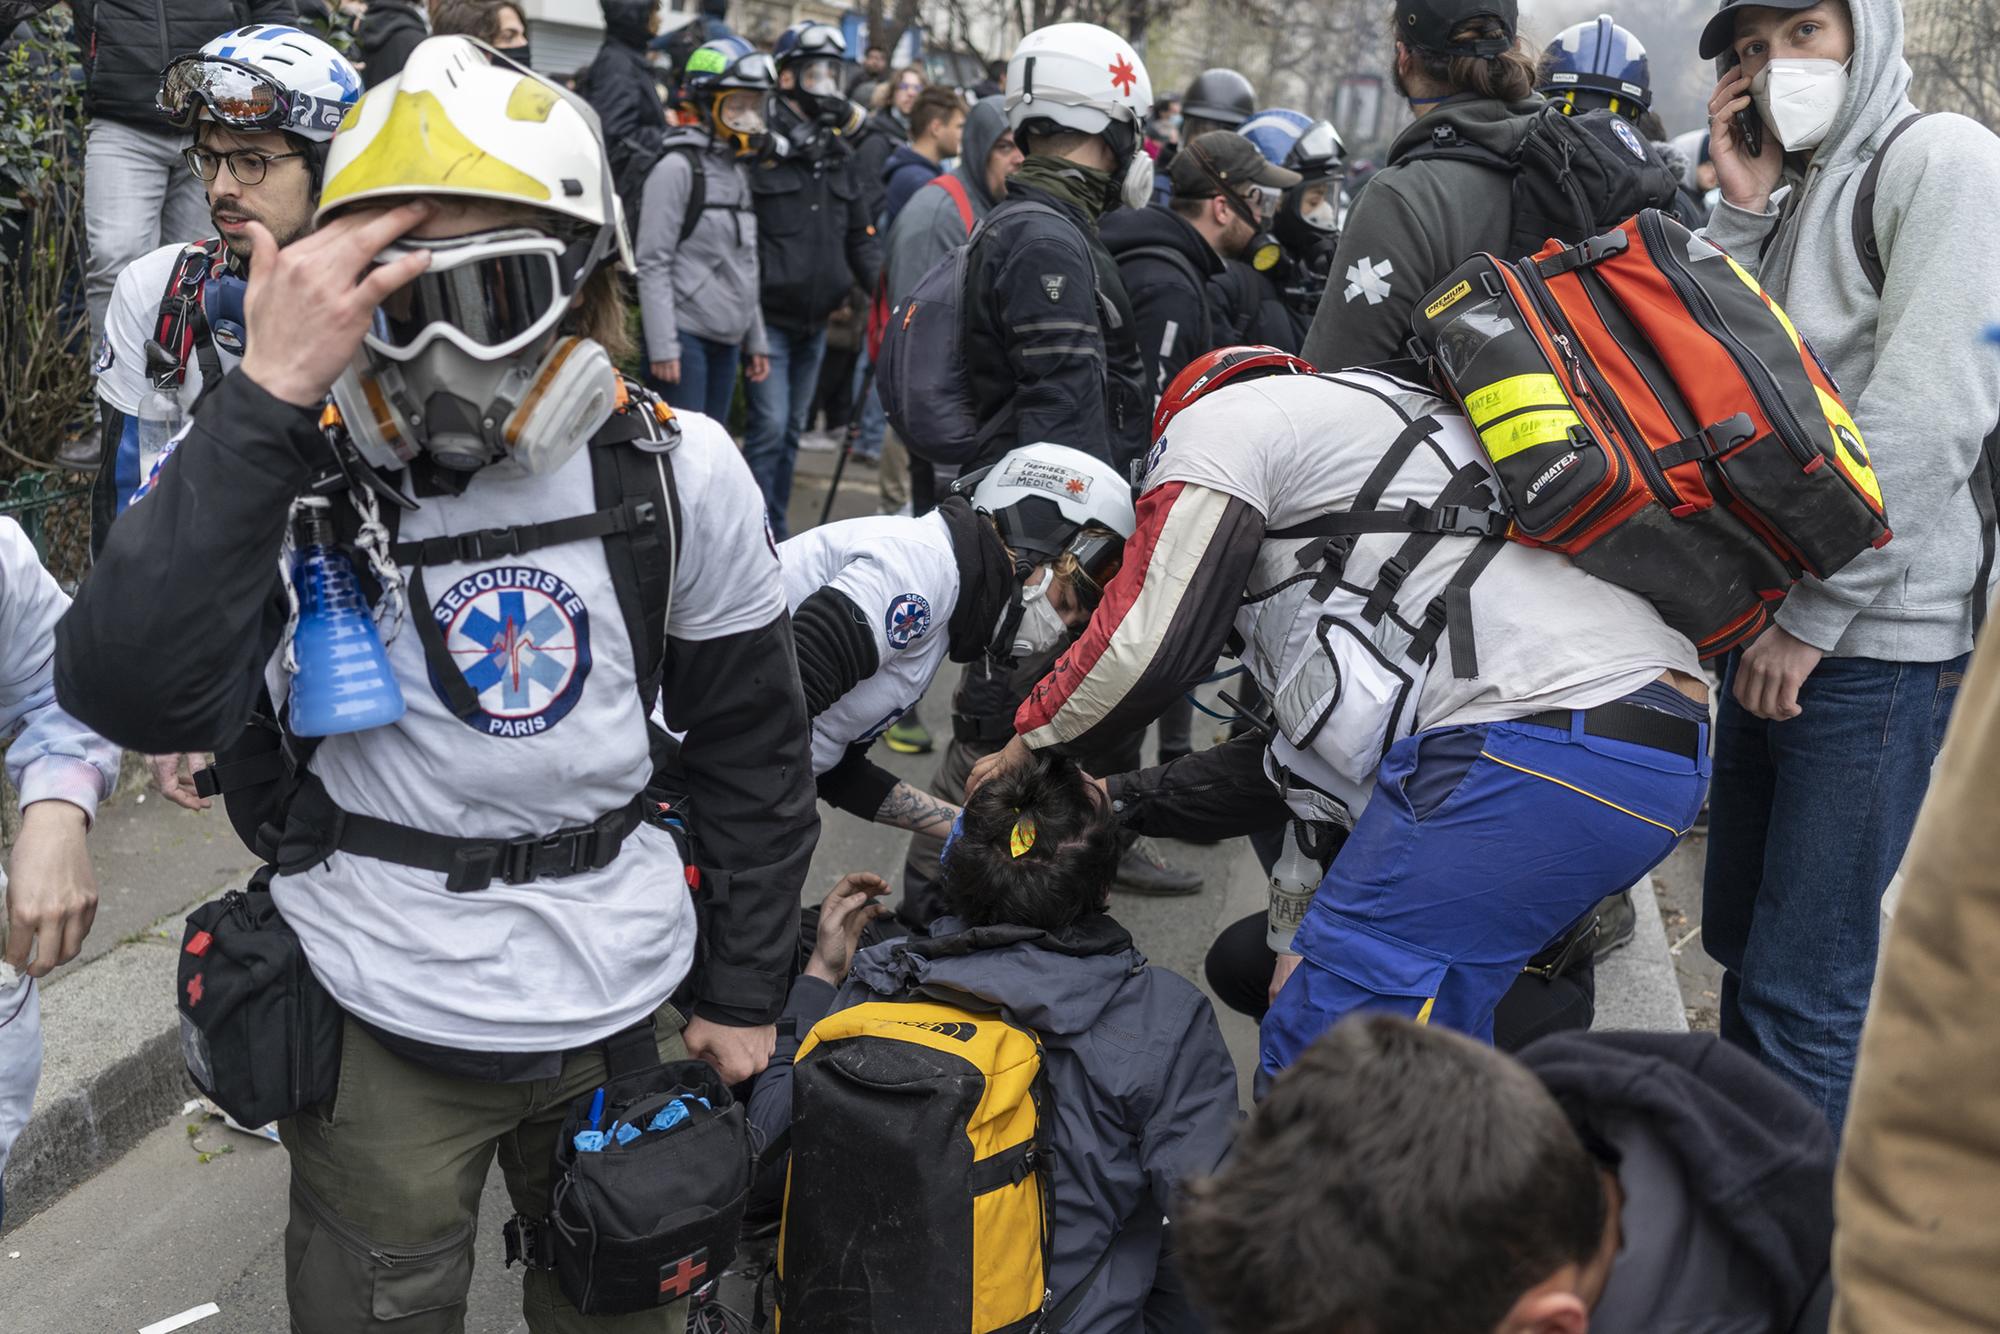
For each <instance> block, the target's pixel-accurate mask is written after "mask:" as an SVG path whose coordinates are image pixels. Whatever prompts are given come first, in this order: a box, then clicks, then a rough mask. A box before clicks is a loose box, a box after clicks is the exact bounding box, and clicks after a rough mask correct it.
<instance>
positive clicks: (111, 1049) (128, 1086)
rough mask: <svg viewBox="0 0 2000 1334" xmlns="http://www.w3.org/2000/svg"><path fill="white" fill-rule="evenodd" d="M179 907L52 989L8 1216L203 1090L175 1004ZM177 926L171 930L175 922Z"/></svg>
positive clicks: (10, 1169) (41, 1203)
mask: <svg viewBox="0 0 2000 1334" xmlns="http://www.w3.org/2000/svg"><path fill="white" fill-rule="evenodd" d="M179 926H180V921H179V917H178V916H176V917H175V918H173V919H171V920H170V921H162V922H161V923H160V924H159V925H158V926H156V927H155V928H154V929H153V930H151V931H148V932H146V933H145V934H144V935H143V936H141V937H140V938H138V939H136V940H132V941H128V942H127V943H125V944H122V945H120V946H118V948H116V949H114V950H112V951H111V952H110V953H108V954H106V955H104V956H103V957H102V958H100V959H98V960H97V961H96V962H94V963H92V964H91V965H90V966H89V967H87V968H84V969H82V970H81V971H79V972H77V973H76V974H74V975H73V976H69V977H65V978H63V979H62V980H61V981H60V982H59V983H58V984H57V985H55V986H50V987H47V988H45V989H44V990H43V992H42V1037H43V1045H44V1047H45V1049H46V1056H45V1059H44V1064H43V1069H42V1083H41V1088H40V1090H39V1091H38V1092H37V1094H36V1096H35V1107H34V1111H33V1113H32V1114H31V1115H30V1116H29V1118H28V1125H27V1128H26V1129H25V1130H24V1131H22V1133H21V1138H20V1140H19V1141H18V1142H16V1144H15V1145H14V1154H13V1157H12V1159H11V1160H10V1161H9V1162H8V1164H7V1225H8V1227H9V1229H12V1228H14V1227H16V1226H19V1225H20V1224H21V1223H23V1222H25V1221H26V1220H27V1219H28V1218H29V1217H31V1216H32V1215H33V1214H34V1213H35V1212H37V1211H38V1210H40V1209H42V1208H44V1207H46V1206H47V1205H49V1204H51V1203H53V1202H54V1201H55V1200H56V1199H58V1198H59V1197H61V1196H62V1194H63V1193H64V1192H66V1191H68V1190H69V1189H70V1188H72V1187H73V1186H75V1185H77V1184H78V1183H80V1182H82V1181H84V1180H86V1179H88V1178H89V1177H90V1176H91V1175H93V1174H94V1173H96V1172H98V1171H100V1170H101V1169H103V1168H105V1167H107V1166H109V1165H110V1164H111V1163H112V1162H114V1161H116V1160H117V1159H118V1157H119V1156H120V1155H122V1154H123V1153H124V1152H125V1151H126V1150H127V1149H130V1148H131V1147H132V1146H133V1145H135V1144H137V1143H138V1142H139V1140H140V1139H142V1138H143V1137H144V1136H146V1135H148V1134H150V1133H152V1132H153V1131H155V1130H158V1129H159V1128H160V1126H161V1125H163V1124H165V1122H166V1120H167V1119H168V1118H169V1117H171V1116H172V1115H173V1114H174V1113H175V1112H176V1111H178V1110H179V1109H180V1107H181V1105H182V1104H183V1103H185V1102H186V1101H187V1099H188V1098H189V1097H191V1096H193V1092H194V1090H193V1086H192V1085H190V1084H189V1083H188V1079H187V1072H186V1069H185V1068H184V1067H183V1065H182V1062H181V1050H180V1032H179V1027H180V1026H179V1020H178V1017H177V1014H176V1012H175V1010H174V1006H173V994H174V967H175V964H174V959H175V955H176V953H177V952H178V946H179V942H180V931H179ZM169 931H170V934H162V933H163V932H169Z"/></svg>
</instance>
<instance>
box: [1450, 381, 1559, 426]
mask: <svg viewBox="0 0 2000 1334" xmlns="http://www.w3.org/2000/svg"><path fill="white" fill-rule="evenodd" d="M1568 403H1569V395H1568V394H1565V393H1564V392H1563V387H1562V381H1561V380H1558V379H1557V378H1556V377H1555V376H1553V375H1515V376H1510V377H1509V378H1507V379H1505V380H1496V381H1494V382H1493V383H1492V384H1489V385H1487V386H1486V387H1485V388H1484V389H1477V390H1474V391H1473V392H1472V393H1470V394H1467V395H1466V396H1465V415H1466V416H1468V417H1470V418H1472V424H1473V425H1474V426H1484V425H1486V423H1488V422H1490V421H1492V420H1493V419H1494V418H1495V417H1504V416H1506V415H1507V414H1508V413H1510V412H1519V411H1520V410H1521V409H1522V408H1538V407H1547V408H1556V407H1563V406H1566V405H1567V404H1568Z"/></svg>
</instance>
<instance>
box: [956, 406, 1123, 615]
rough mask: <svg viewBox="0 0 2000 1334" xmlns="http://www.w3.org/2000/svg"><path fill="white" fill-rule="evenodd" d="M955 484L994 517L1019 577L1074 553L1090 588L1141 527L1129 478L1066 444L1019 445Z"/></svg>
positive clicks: (1099, 584) (1113, 568)
mask: <svg viewBox="0 0 2000 1334" xmlns="http://www.w3.org/2000/svg"><path fill="white" fill-rule="evenodd" d="M954 489H955V490H958V491H960V493H961V494H966V495H968V498H969V499H970V501H971V503H972V508H973V509H975V510H977V511H979V512H980V513H981V514H985V515H987V516H988V517H990V518H991V519H992V520H993V524H994V526H995V527H996V528H998V529H999V530H1000V539H1001V540H1002V541H1003V542H1005V543H1006V544H1007V546H1008V547H1009V549H1011V550H1012V551H1013V552H1014V561H1015V573H1016V574H1017V575H1019V576H1021V577H1023V578H1025V577H1026V576H1027V574H1028V573H1029V571H1031V570H1033V569H1034V567H1035V566H1037V565H1052V564H1054V563H1055V562H1056V560H1058V559H1059V558H1060V557H1062V556H1064V555H1065V554H1067V555H1072V556H1075V557H1076V559H1077V565H1078V567H1079V569H1080V570H1081V572H1082V574H1083V575H1084V576H1085V577H1086V578H1087V579H1089V580H1090V582H1091V584H1092V585H1093V586H1094V587H1093V588H1091V589H1085V590H1083V592H1084V594H1085V596H1086V597H1087V598H1090V599H1091V600H1093V601H1094V600H1095V599H1094V596H1092V595H1093V594H1094V593H1097V592H1101V591H1102V590H1103V587H1104V585H1105V584H1106V583H1107V582H1108V581H1109V580H1110V579H1111V577H1112V576H1113V575H1115V574H1116V573H1117V572H1118V566H1119V564H1120V562H1121V561H1122V559H1123V555H1124V547H1125V539H1126V538H1128V537H1130V536H1132V533H1133V530H1134V529H1136V528H1137V527H1138V526H1139V516H1138V513H1137V511H1136V510H1134V509H1133V507H1132V484H1131V483H1130V482H1128V481H1126V480H1125V478H1124V477H1123V476H1121V475H1120V474H1119V472H1118V470H1117V469H1116V468H1114V467H1112V466H1111V465H1110V464H1109V463H1106V462H1105V461H1104V460H1102V459H1098V458H1093V457H1091V456H1090V455H1088V454H1086V453H1084V452H1083V451H1082V450H1080V449H1071V448H1069V446H1067V445H1053V444H1039V445H1024V446H1022V447H1021V448H1020V449H1016V450H1012V451H1010V452H1009V453H1008V454H1006V455H1005V456H1003V457H1002V458H1001V459H1000V461H999V462H998V463H995V464H994V465H992V466H991V467H990V468H986V469H984V470H983V471H981V472H978V473H975V474H973V475H971V476H969V477H965V478H962V479H960V482H959V484H958V486H957V487H955V488H954Z"/></svg>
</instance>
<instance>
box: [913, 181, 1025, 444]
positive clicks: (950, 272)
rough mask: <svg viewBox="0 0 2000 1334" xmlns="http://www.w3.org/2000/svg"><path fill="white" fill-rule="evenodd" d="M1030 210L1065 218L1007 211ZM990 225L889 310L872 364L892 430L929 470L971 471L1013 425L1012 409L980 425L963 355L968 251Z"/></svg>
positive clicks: (974, 233) (977, 230) (1018, 206)
mask: <svg viewBox="0 0 2000 1334" xmlns="http://www.w3.org/2000/svg"><path fill="white" fill-rule="evenodd" d="M1030 209H1032V210H1035V211H1037V212H1041V213H1047V214H1049V215H1051V216H1052V217H1061V216H1062V214H1060V213H1058V212H1057V211H1056V210H1055V209H1053V208H1051V207H1049V206H1048V205H1047V204H1043V203H1041V202H1039V201H1037V200H1032V199H1024V200H1021V201H1020V202H1018V203H1016V204H1015V205H1013V207H1012V210H1011V211H1013V212H1020V211H1023V210H1030ZM995 216H997V215H995ZM990 221H992V217H991V216H989V217H987V218H985V219H983V220H981V222H980V223H979V225H978V226H977V227H975V228H973V230H972V235H970V236H968V237H967V238H966V239H965V241H964V242H963V243H962V244H960V245H958V246H955V247H953V249H952V251H951V253H950V254H948V255H946V256H945V257H944V258H942V259H940V260H939V261H938V262H937V263H936V264H934V265H932V266H931V267H930V269H929V270H928V271H927V272H925V274H924V276H923V277H921V278H919V279H917V285H916V286H915V287H913V288H911V289H910V294H909V295H908V296H906V297H904V298H903V299H902V300H901V301H899V302H897V303H896V304H895V305H894V306H892V307H891V308H890V310H889V327H888V328H887V329H885V330H884V331H883V334H882V350H881V351H880V352H879V353H878V354H877V355H876V358H875V381H876V389H877V390H878V391H879V392H880V393H881V396H882V411H883V413H884V414H885V415H886V416H887V417H888V418H889V425H891V426H893V427H895V428H896V436H897V438H898V439H900V440H901V441H902V442H903V445H904V447H905V448H906V449H908V450H909V451H910V453H911V455H912V456H914V457H916V458H920V459H923V460H925V461H926V462H929V463H940V464H945V465H948V466H953V467H957V466H962V465H964V464H967V463H970V462H972V461H973V460H974V459H976V458H978V457H979V453H980V451H981V450H983V449H984V448H985V447H986V445H987V443H988V442H989V441H991V440H992V439H993V438H994V437H995V436H997V435H999V434H1000V432H1002V431H1003V430H1005V429H1006V428H1007V427H1008V425H1009V424H1010V423H1011V422H1012V421H1013V416H1014V414H1013V411H1012V405H1011V404H1006V405H1003V406H1002V407H1001V410H1000V411H998V412H996V413H994V414H993V416H992V417H991V418H989V419H988V420H986V421H984V422H982V421H980V420H979V411H978V404H977V402H976V401H975V400H974V398H973V393H972V375H971V372H970V371H969V370H968V369H967V360H966V354H965V320H964V313H963V310H962V307H963V305H964V301H965V284H966V275H967V269H968V268H969V266H970V264H971V260H972V248H973V247H974V246H976V245H978V244H979V238H980V237H981V236H983V235H985V233H986V224H987V223H988V222H990Z"/></svg>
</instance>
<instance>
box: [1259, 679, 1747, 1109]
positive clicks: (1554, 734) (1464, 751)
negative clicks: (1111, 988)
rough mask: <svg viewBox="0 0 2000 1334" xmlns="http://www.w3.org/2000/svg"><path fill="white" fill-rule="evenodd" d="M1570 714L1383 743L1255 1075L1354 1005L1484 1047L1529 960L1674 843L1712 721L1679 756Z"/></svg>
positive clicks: (1265, 1035) (1692, 809) (1688, 815)
mask: <svg viewBox="0 0 2000 1334" xmlns="http://www.w3.org/2000/svg"><path fill="white" fill-rule="evenodd" d="M1570 717H1571V726H1570V728H1569V729H1568V730H1567V731H1565V730H1563V729H1560V728H1556V727H1548V726H1541V725H1538V724H1534V723H1526V722H1505V723H1488V724H1482V725H1479V726H1472V727H1450V728H1438V729H1433V730H1431V731H1427V732H1420V733H1418V734H1417V735H1416V736H1413V737H1407V738H1405V739H1404V740H1402V741H1400V742H1398V743H1397V744H1396V745H1395V746H1393V747H1391V748H1390V750H1389V754H1388V756H1387V757H1386V758H1384V760H1383V761H1382V766H1381V769H1380V771H1379V773H1378V776H1377V783H1376V788H1375V792H1374V795H1373V796H1372V797H1371V798H1370V799H1369V802H1368V805H1367V806H1366V807H1364V808H1363V809H1362V812H1361V815H1360V818H1359V819H1358V820H1356V821H1355V826H1354V832H1353V833H1352V835H1350V836H1349V838H1348V840H1347V842H1346V844H1345V845H1344V846H1343V847H1342V848H1341V850H1340V852H1339V853H1338V855H1336V856H1335V857H1334V859H1333V864H1332V865H1331V866H1330V867H1329V868H1328V869H1327V873H1326V878H1325V879H1324V880H1322V881H1321V882H1320V886H1319V890H1318V892H1317V893H1316V894H1315V895H1314V898H1313V902H1312V906H1311V908H1309V909H1308V910H1307V912H1306V917H1305V921H1304V922H1303V923H1302V924H1301V925H1300V927H1299V932H1298V935H1297V937H1296V938H1295V940H1294V943H1293V948H1294V949H1295V950H1296V951H1297V952H1298V953H1299V954H1300V955H1301V956H1302V962H1301V963H1300V964H1299V966H1298V968H1297V969H1296V970H1295V971H1294V972H1293V974H1292V976H1291V979H1290V980H1289V981H1288V982H1286V984H1285V988H1284V990H1283V991H1281V992H1279V993H1278V999H1277V1003H1276V1004H1275V1005H1273V1006H1272V1007H1271V1010H1270V1012H1269V1013H1268V1014H1267V1015H1265V1017H1264V1022H1263V1030H1262V1041H1261V1049H1260V1053H1259V1056H1260V1060H1259V1065H1260V1070H1259V1083H1260V1086H1261V1085H1262V1084H1264V1083H1266V1082H1267V1081H1268V1080H1269V1079H1270V1078H1272V1077H1273V1076H1275V1075H1276V1074H1277V1073H1278V1072H1279V1071H1281V1070H1283V1069H1284V1068H1285V1067H1286V1066H1288V1065H1290V1064H1291V1063H1292V1062H1293V1061H1294V1060H1296V1059H1297V1058H1298V1056H1299V1054H1300V1053H1301V1052H1303V1051H1304V1050H1305V1048H1306V1047H1307V1045H1308V1044H1310V1043H1311V1042H1312V1040H1313V1039H1314V1038H1316V1037H1318V1036H1319V1035H1320V1034H1321V1033H1323V1032H1325V1031H1326V1030H1327V1029H1328V1028H1331V1027H1332V1026H1333V1025H1334V1024H1335V1023H1336V1022H1338V1021H1339V1020H1340V1019H1341V1018H1342V1017H1343V1016H1345V1015H1347V1014H1348V1013H1350V1012H1352V1011H1355V1010H1362V1009H1369V1010H1386V1011H1389V1012H1391V1013H1395V1014H1402V1015H1406V1016H1408V1017H1410V1018H1412V1019H1415V1020H1417V1021H1418V1022H1420V1023H1435V1024H1442V1025H1445V1026H1447V1027H1450V1028H1453V1029H1457V1030H1458V1031H1460V1032H1462V1033H1468V1034H1471V1035H1472V1036H1474V1037H1477V1038H1479V1039H1481V1040H1483V1041H1487V1042H1491V1041H1492V1040H1493V1010H1494V1007H1495V1006H1496V1005H1498V1004H1499V1002H1500V998H1501V997H1502V996H1503V995H1505V994H1506V992H1507V988H1508V987H1509V986H1511V985H1513V983H1514V980H1515V978H1516V977H1517V976H1518V975H1519V974H1520V972H1521V967H1522V965H1524V964H1526V963H1527V962H1528V960H1529V959H1531V958H1532V957H1534V955H1535V953H1536V951H1538V950H1540V949H1541V948H1542V947H1543V946H1544V945H1546V944H1548V943H1549V942H1550V941H1551V940H1553V939H1555V938H1556V937H1557V936H1558V935H1560V934H1561V933H1562V932H1563V931H1565V930H1567V929H1568V928H1569V927H1571V926H1573V925H1574V924H1575V923H1577V922H1578V921H1580V920H1582V918H1583V916H1584V914H1586V913H1588V912H1590V911H1591V910H1592V909H1593V908H1594V907H1595V906H1596V905H1597V903H1598V901H1599V900H1601V899H1603V898H1604V897H1605V896H1606V895H1609V894H1615V893H1617V892H1618V891H1619V890H1621V889H1624V888H1626V887H1627V886H1628V885H1631V884H1632V883H1633V882H1634V881H1636V880H1638V879H1639V878H1640V877H1641V876H1643V875H1645V874H1646V872H1648V871H1650V870H1651V869H1652V868H1653V867H1654V866H1656V865H1658V864H1659V863H1660V861H1661V860H1662V859H1663V858H1665V857H1666V855H1667V854H1668V853H1669V852H1670V851H1672V850H1673V847H1674V844H1675V843H1677V842H1679V841H1680V838H1681V835H1682V834H1684V833H1685V832H1686V831H1687V830H1688V829H1689V828H1690V827H1691V826H1692V825H1693V823H1694V818H1695V815H1696V814H1697V813H1698V812H1699V811H1700V810H1701V802H1702V796H1703V794H1704V793H1705V792H1706V790H1707V788H1708V776H1709V759H1708V754H1707V740H1708V738H1707V731H1708V728H1707V726H1706V724H1698V726H1699V727H1700V730H1701V754H1700V755H1699V756H1698V757H1696V758H1692V759H1690V758H1687V757H1685V756H1682V755H1677V754H1674V753H1672V752H1670V751H1665V750H1657V749H1654V748H1652V747H1650V746H1641V745H1636V744H1633V743H1630V742H1625V741H1614V740H1609V739H1606V738H1603V737H1596V736H1590V735H1587V734H1586V733H1585V732H1584V730H1583V721H1582V720H1583V715H1582V714H1581V713H1572V714H1571V715H1570Z"/></svg>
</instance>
